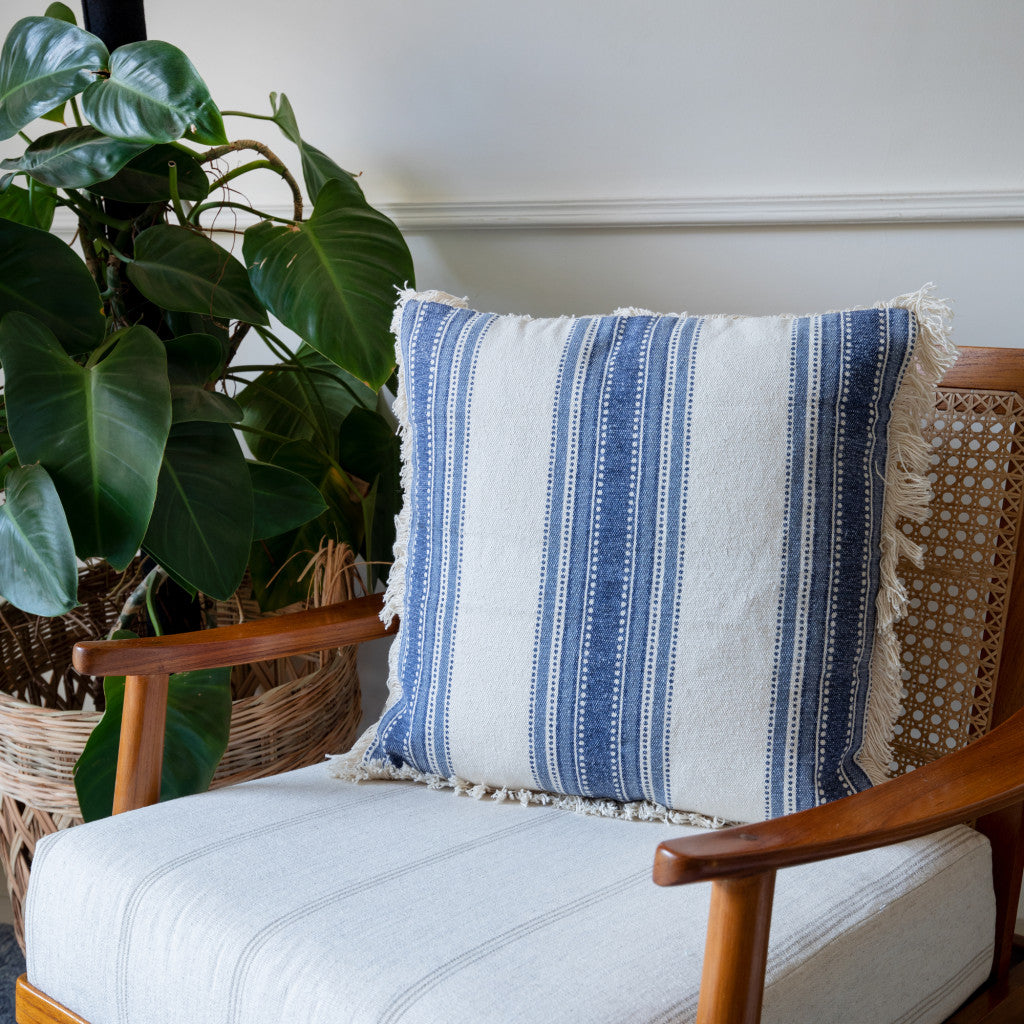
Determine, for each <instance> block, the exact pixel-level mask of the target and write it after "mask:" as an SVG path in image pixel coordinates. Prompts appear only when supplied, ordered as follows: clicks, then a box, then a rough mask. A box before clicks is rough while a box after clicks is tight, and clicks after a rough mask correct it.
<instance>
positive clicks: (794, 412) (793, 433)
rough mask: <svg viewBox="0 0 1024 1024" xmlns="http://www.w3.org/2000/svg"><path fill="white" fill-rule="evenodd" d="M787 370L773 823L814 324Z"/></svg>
mask: <svg viewBox="0 0 1024 1024" xmlns="http://www.w3.org/2000/svg"><path fill="white" fill-rule="evenodd" d="M791 337H792V345H791V350H790V364H789V365H790V370H789V396H788V405H789V414H788V419H787V428H786V439H787V447H788V454H787V458H786V497H785V522H784V526H783V535H782V564H781V565H780V566H779V577H780V579H779V616H778V620H777V623H776V635H775V667H774V678H773V679H772V699H771V716H772V719H771V725H770V728H769V746H768V770H767V772H766V775H765V784H766V785H765V789H766V812H767V815H768V817H770V818H773V817H775V816H776V815H778V814H783V813H785V812H784V811H783V810H782V808H784V807H786V801H785V790H786V787H785V782H786V754H787V749H788V744H787V734H788V731H789V720H790V712H791V706H790V700H791V696H792V695H791V687H790V683H791V679H792V675H793V650H794V644H795V640H796V632H797V617H798V606H797V602H798V598H799V584H800V579H801V577H800V574H798V573H793V572H792V571H791V569H790V567H791V566H799V565H800V561H801V552H802V547H803V542H804V536H803V521H804V515H805V489H804V487H803V479H804V461H805V450H806V445H807V387H808V373H809V365H808V359H809V355H810V320H809V319H808V318H807V317H800V318H798V319H796V320H794V322H793V327H792V334H791Z"/></svg>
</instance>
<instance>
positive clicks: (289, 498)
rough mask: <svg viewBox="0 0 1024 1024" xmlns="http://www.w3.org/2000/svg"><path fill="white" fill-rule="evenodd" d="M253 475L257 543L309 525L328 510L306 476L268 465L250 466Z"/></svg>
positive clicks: (251, 464)
mask: <svg viewBox="0 0 1024 1024" xmlns="http://www.w3.org/2000/svg"><path fill="white" fill-rule="evenodd" d="M248 466H249V473H250V474H251V476H252V496H253V510H254V515H253V526H252V535H253V539H254V540H262V539H264V538H265V537H276V536H277V535H278V534H279V533H285V532H287V531H288V530H294V529H295V528H296V527H299V526H302V524H303V523H308V522H309V520H311V519H315V518H316V517H317V516H318V515H320V514H321V513H322V512H324V511H325V510H326V509H327V504H326V502H324V499H323V498H322V497H321V496H320V492H319V491H318V490H317V489H316V487H314V486H313V484H311V483H310V482H309V481H308V480H307V479H306V478H305V477H302V476H299V474H298V473H293V472H292V471H291V470H290V469H283V468H282V467H281V466H271V465H268V464H267V463H265V462H250V463H248Z"/></svg>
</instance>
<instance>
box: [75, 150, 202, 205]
mask: <svg viewBox="0 0 1024 1024" xmlns="http://www.w3.org/2000/svg"><path fill="white" fill-rule="evenodd" d="M171 160H173V161H174V163H175V166H176V169H177V172H178V195H179V196H180V197H181V198H182V199H186V200H188V201H189V202H199V201H200V200H202V199H205V198H206V197H207V195H209V192H210V183H209V180H208V179H207V177H206V173H205V172H204V171H203V168H202V166H201V165H200V163H199V161H198V160H196V159H195V157H191V156H189V155H188V153H184V152H182V151H181V150H180V149H177V148H175V147H174V146H171V145H169V144H162V145H159V146H153V148H152V149H147V150H146V151H145V152H144V153H140V154H139V155H138V156H137V157H135V158H134V159H132V160H129V161H128V163H127V164H125V165H124V167H122V168H121V170H119V171H118V172H117V174H115V175H114V176H113V177H112V178H110V179H108V180H107V181H98V182H97V183H96V184H95V185H93V186H92V188H91V189H90V191H91V192H94V193H95V194H96V195H98V196H103V197H104V198H105V199H117V200H119V201H121V202H123V203H157V202H163V201H164V200H167V199H170V198H171V179H170V170H169V168H168V162H169V161H171Z"/></svg>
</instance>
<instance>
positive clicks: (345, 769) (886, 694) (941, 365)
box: [327, 283, 957, 828]
mask: <svg viewBox="0 0 1024 1024" xmlns="http://www.w3.org/2000/svg"><path fill="white" fill-rule="evenodd" d="M398 295H399V298H398V303H397V305H396V308H395V313H394V318H393V320H392V324H391V328H392V332H393V333H394V335H395V338H396V342H397V339H398V338H399V335H400V331H401V325H402V317H403V314H404V311H405V306H406V304H407V303H408V302H409V301H410V300H414V299H415V300H417V301H422V302H440V303H446V304H448V305H451V306H456V307H460V308H465V307H466V306H467V301H466V299H464V298H463V299H458V298H455V297H453V296H451V295H448V294H446V293H444V292H440V291H424V292H417V291H415V290H414V289H411V288H405V289H399V290H398ZM871 308H876V309H884V308H893V309H906V310H908V311H909V312H911V313H912V314H913V315H914V317H915V319H916V321H917V330H918V336H917V339H916V344H915V346H914V350H913V354H912V356H911V359H910V362H909V366H908V367H907V368H906V371H905V374H904V379H903V381H902V383H901V386H900V389H899V391H898V393H897V395H896V398H895V400H894V402H893V406H892V415H891V419H890V422H889V430H888V444H889V453H888V459H887V468H886V482H885V483H886V487H885V499H884V503H883V507H882V530H881V539H880V564H879V590H878V594H877V597H876V602H875V612H876V625H875V645H874V649H873V651H872V656H871V664H870V684H869V691H868V695H867V713H866V715H865V725H864V737H863V742H862V745H861V748H860V751H859V752H858V753H857V755H856V761H857V763H858V764H859V765H860V767H861V768H862V769H863V770H864V772H865V773H866V774H867V776H868V778H869V779H870V780H871V781H872V783H878V782H881V781H883V780H884V779H886V778H887V777H888V774H889V765H890V762H891V761H892V735H893V727H894V725H895V723H896V720H897V718H898V717H899V715H900V713H901V711H902V705H901V703H900V690H901V681H900V668H901V661H900V654H901V651H900V644H899V638H898V637H897V635H896V632H895V629H894V626H895V623H896V622H898V621H899V620H900V619H901V618H903V616H904V615H905V614H906V611H907V604H908V600H909V598H908V594H907V590H906V587H905V585H904V583H903V581H902V580H901V579H900V576H899V573H898V563H899V562H900V560H901V559H902V558H908V559H909V560H910V561H911V562H912V563H913V564H914V565H917V566H920V565H921V564H922V558H923V553H922V551H921V548H920V546H919V545H917V544H915V543H914V542H913V541H911V540H910V538H909V537H907V535H906V534H905V533H904V532H903V531H902V530H901V529H900V528H899V520H900V519H910V520H912V521H914V522H923V521H924V520H925V519H926V518H927V517H928V515H929V502H930V500H931V484H930V483H929V481H928V477H927V473H928V466H929V455H930V451H929V447H928V444H927V442H926V441H925V439H924V436H923V433H922V429H921V424H922V420H923V419H924V418H925V417H927V416H928V415H929V413H930V412H931V409H932V406H933V403H934V389H935V386H936V385H937V384H938V383H939V381H941V380H942V378H943V376H944V375H945V373H946V371H947V370H948V369H949V368H950V367H951V366H952V365H953V363H954V362H956V357H957V350H956V347H955V345H954V344H953V342H952V339H951V334H950V323H951V320H952V315H953V314H952V310H951V309H950V306H949V304H948V302H946V301H945V300H943V299H938V298H936V297H935V294H934V285H932V284H931V283H929V284H926V285H925V286H924V287H923V288H921V289H920V290H918V291H916V292H912V293H909V294H906V295H901V296H898V297H897V298H895V299H892V300H891V301H889V302H879V303H876V304H875V306H874V307H871ZM624 312H626V311H625V310H616V314H622V313H624ZM629 312H641V311H640V310H630V311H629ZM396 362H397V368H398V393H397V395H396V398H395V403H394V406H393V412H394V414H395V418H396V420H397V421H398V428H397V432H398V436H399V442H400V448H401V481H402V493H403V494H408V493H409V489H410V487H411V484H412V459H413V450H412V440H411V436H410V432H411V428H410V424H409V415H408V404H407V398H406V388H405V368H404V361H403V358H402V351H401V345H400V344H397V343H396ZM395 527H396V531H395V533H396V536H395V548H394V553H395V558H394V563H393V565H392V568H391V572H390V574H389V577H388V585H387V589H386V591H385V595H384V606H383V608H382V610H381V613H380V618H381V621H382V622H383V623H384V624H385V625H390V624H391V623H392V621H393V620H394V618H395V616H396V615H400V613H401V610H402V605H403V602H404V598H405V573H406V564H407V559H408V548H409V537H410V531H411V513H410V509H409V505H408V502H405V503H404V504H403V506H402V510H401V512H400V513H399V514H398V515H397V516H396V518H395ZM397 649H398V644H392V646H391V652H390V653H391V656H390V657H389V663H390V664H389V669H390V671H389V675H390V687H391V688H390V693H389V696H388V701H387V707H390V706H391V705H392V704H394V703H395V702H396V701H397V700H398V699H400V697H401V693H400V689H399V687H397V686H396V684H395V680H397V672H396V671H395V669H396V667H397V666H396V664H395V661H396V659H397ZM385 710H386V709H385ZM375 730H376V725H372V726H371V727H370V728H369V729H367V730H366V732H365V733H364V734H363V735H362V736H361V737H360V738H359V740H358V741H357V742H356V744H355V745H354V746H353V747H352V749H351V750H350V751H348V752H347V753H345V754H339V755H336V756H334V757H333V758H331V759H330V760H329V761H328V762H327V763H328V771H329V772H330V774H331V775H333V776H335V777H336V778H339V779H344V780H348V781H351V782H356V781H360V780H363V779H382V778H388V779H410V780H415V781H418V782H425V783H427V784H428V785H429V786H431V787H432V788H436V789H440V788H451V789H453V790H454V791H455V792H456V793H468V794H470V795H472V796H474V797H476V798H477V799H481V798H482V797H483V796H485V795H488V794H489V795H491V797H492V798H493V799H496V800H507V799H516V800H519V801H520V802H522V803H524V804H527V803H534V804H545V805H549V806H557V807H564V808H567V809H570V810H574V811H576V812H577V813H582V814H598V815H603V816H615V817H624V818H630V819H635V820H641V821H665V822H671V823H673V824H683V825H697V826H700V827H705V828H713V827H720V826H721V825H723V824H724V822H722V821H721V820H719V819H711V818H706V817H704V816H702V815H697V814H692V813H690V812H685V811H675V810H671V809H669V808H666V807H662V806H661V805H658V804H653V803H648V802H646V801H641V802H636V803H630V804H618V803H615V802H614V801H610V800H598V799H591V798H585V797H576V796H556V795H552V794H549V793H541V792H535V791H533V790H525V789H523V790H516V791H512V790H508V789H491V788H489V787H486V786H480V785H473V784H472V783H469V782H466V781H465V780H463V779H459V778H450V779H449V778H445V777H443V776H439V775H425V774H423V773H422V772H419V771H418V770H416V769H414V768H411V767H409V766H402V767H396V766H394V765H392V764H390V762H378V761H374V762H369V763H365V762H364V761H363V758H364V757H365V755H366V752H367V750H368V749H369V747H370V745H371V743H372V741H373V737H374V733H375Z"/></svg>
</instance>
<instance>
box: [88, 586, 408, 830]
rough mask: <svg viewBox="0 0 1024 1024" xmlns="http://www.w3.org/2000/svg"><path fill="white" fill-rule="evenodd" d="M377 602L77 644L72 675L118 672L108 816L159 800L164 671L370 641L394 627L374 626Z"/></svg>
mask: <svg viewBox="0 0 1024 1024" xmlns="http://www.w3.org/2000/svg"><path fill="white" fill-rule="evenodd" d="M382 603H383V598H382V596H381V595H379V594H371V595H370V596H368V597H360V598H356V599H355V600H354V601H345V602H343V603H341V604H334V605H328V606H326V607H324V608H315V609H310V610H308V611H303V612H293V613H291V614H288V615H279V616H273V617H271V618H266V619H256V620H254V621H252V622H241V623H239V624H238V625H235V626H223V627H220V628H218V629H204V630H198V631H197V632H194V633H177V634H173V635H170V636H159V637H144V638H141V639H138V640H91V641H87V642H84V643H80V644H77V645H76V646H75V649H74V654H73V657H72V661H73V664H74V666H75V668H76V669H78V671H79V672H84V673H87V674H88V675H104V676H106V675H123V676H125V689H124V711H123V713H122V718H121V742H120V745H119V747H118V754H117V777H116V781H115V783H114V814H120V813H121V812H122V811H131V810H135V809H136V808H139V807H146V806H147V805H149V804H154V803H156V802H157V800H159V799H160V770H161V767H162V766H163V747H164V725H165V722H166V715H167V683H168V677H169V675H170V673H172V672H184V671H189V670H192V669H202V668H219V667H222V666H226V665H236V664H239V663H241V662H247V661H264V660H267V659H269V658H285V657H288V656H289V655H292V654H303V653H305V652H307V651H322V650H328V649H329V648H332V647H343V646H347V645H349V644H358V643H363V642H364V641H366V640H377V639H379V638H380V637H383V636H387V635H388V634H390V633H393V632H394V631H395V630H396V629H397V628H398V622H397V620H395V622H393V623H392V626H391V628H389V629H385V627H384V625H383V623H381V621H380V618H379V615H380V610H381V607H382Z"/></svg>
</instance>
